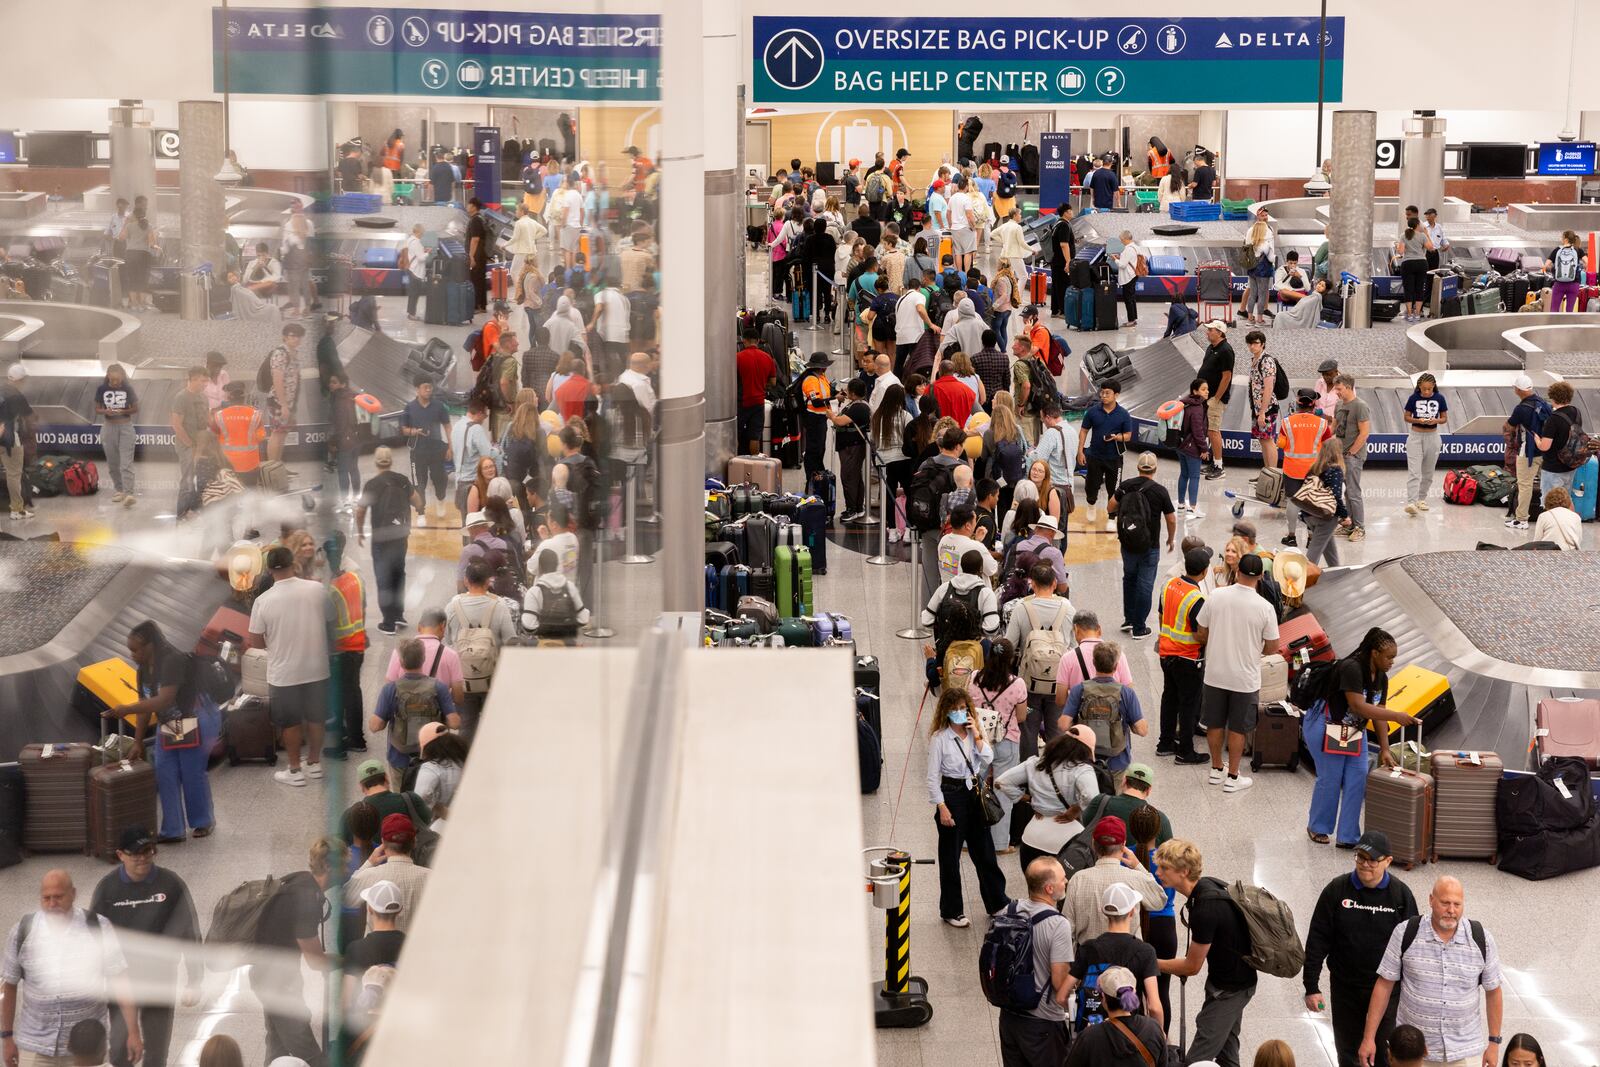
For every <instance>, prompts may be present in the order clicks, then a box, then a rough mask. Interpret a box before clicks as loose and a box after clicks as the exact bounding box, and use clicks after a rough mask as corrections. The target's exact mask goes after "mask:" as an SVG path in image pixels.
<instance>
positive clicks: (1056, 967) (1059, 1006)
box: [999, 856, 1072, 1067]
mask: <svg viewBox="0 0 1600 1067" xmlns="http://www.w3.org/2000/svg"><path fill="white" fill-rule="evenodd" d="M1025 873H1026V875H1027V879H1028V899H1027V900H1021V901H1017V902H1015V903H1014V904H1010V905H1007V907H1006V908H1005V909H1004V911H1002V912H1001V913H999V914H1002V915H1004V914H1008V913H1010V912H1011V911H1012V910H1013V909H1015V911H1016V913H1017V915H1018V916H1020V917H1021V918H1022V919H1023V920H1025V921H1027V922H1032V921H1033V918H1034V916H1036V915H1038V914H1040V913H1041V912H1048V913H1049V914H1048V915H1047V916H1046V917H1045V918H1043V919H1041V920H1039V923H1038V925H1037V926H1035V927H1034V928H1033V984H1034V987H1035V988H1037V989H1041V990H1043V991H1044V993H1043V996H1041V997H1040V998H1039V1006H1038V1007H1036V1008H1034V1009H1033V1010H1031V1011H1029V1012H1027V1013H1019V1012H1014V1011H1007V1010H1003V1011H1001V1012H1000V1058H1001V1061H1002V1062H1003V1063H1005V1064H1007V1065H1008V1067H1010V1065H1012V1064H1026V1065H1030V1067H1032V1065H1039V1064H1059V1063H1063V1062H1065V1060H1066V1058H1067V1043H1068V1041H1069V1039H1070V1033H1069V1031H1068V1029H1067V998H1068V997H1069V996H1070V995H1071V992H1072V989H1071V984H1070V983H1069V982H1068V981H1067V979H1068V978H1069V977H1070V976H1071V974H1072V924H1071V923H1070V922H1068V921H1067V920H1066V918H1065V917H1063V916H1062V915H1061V914H1060V913H1059V910H1058V909H1059V908H1060V906H1061V901H1062V900H1064V899H1066V894H1067V872H1066V871H1065V870H1064V869H1063V868H1062V866H1061V861H1060V860H1058V859H1056V858H1055V857H1054V856H1041V857H1040V858H1039V859H1036V860H1034V861H1033V862H1032V863H1030V864H1028V869H1027V871H1026V872H1025Z"/></svg>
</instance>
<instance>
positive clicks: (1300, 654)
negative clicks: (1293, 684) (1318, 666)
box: [1278, 611, 1337, 675]
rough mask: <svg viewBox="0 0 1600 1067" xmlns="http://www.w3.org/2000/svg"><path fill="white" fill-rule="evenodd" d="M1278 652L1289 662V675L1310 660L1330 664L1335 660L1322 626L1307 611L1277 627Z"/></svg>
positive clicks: (1330, 644)
mask: <svg viewBox="0 0 1600 1067" xmlns="http://www.w3.org/2000/svg"><path fill="white" fill-rule="evenodd" d="M1278 650H1279V651H1280V652H1282V653H1283V658H1284V659H1286V660H1288V661H1289V672H1290V674H1291V675H1292V674H1293V673H1294V672H1295V671H1297V670H1298V669H1299V668H1300V667H1301V666H1302V665H1304V664H1305V663H1307V662H1309V661H1311V660H1322V661H1323V662H1326V663H1332V662H1333V661H1334V659H1336V658H1337V657H1335V656H1334V654H1333V643H1332V642H1331V641H1329V640H1328V635H1327V633H1325V632H1324V631H1323V629H1322V624H1321V623H1320V622H1318V621H1317V617H1316V616H1315V615H1313V614H1312V613H1311V612H1309V611H1304V612H1301V613H1300V614H1299V615H1296V616H1295V617H1294V618H1292V619H1290V620H1289V621H1288V622H1285V623H1280V624H1279V625H1278Z"/></svg>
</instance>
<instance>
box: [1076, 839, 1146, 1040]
mask: <svg viewBox="0 0 1600 1067" xmlns="http://www.w3.org/2000/svg"><path fill="white" fill-rule="evenodd" d="M1091 831H1092V833H1091V835H1090V836H1091V839H1092V842H1093V845H1094V855H1095V861H1094V866H1092V867H1086V868H1084V869H1083V870H1081V871H1078V872H1076V873H1074V874H1073V875H1072V877H1071V878H1070V879H1069V880H1068V882H1067V901H1066V907H1064V908H1063V909H1062V914H1063V915H1065V916H1066V917H1067V921H1068V922H1070V923H1071V924H1072V940H1073V943H1074V944H1076V945H1078V946H1080V947H1081V946H1082V945H1083V944H1084V943H1085V942H1087V941H1092V940H1094V939H1095V938H1097V937H1099V936H1101V935H1102V934H1104V933H1106V932H1108V931H1109V930H1110V929H1111V922H1110V920H1111V915H1110V914H1109V913H1108V912H1107V911H1106V910H1105V908H1104V906H1103V905H1104V902H1105V898H1106V891H1107V890H1109V889H1110V888H1111V887H1112V886H1114V885H1121V886H1123V887H1125V888H1127V889H1129V890H1131V891H1132V892H1133V894H1134V895H1135V898H1136V903H1135V904H1134V905H1133V906H1132V907H1131V908H1130V909H1128V910H1129V912H1132V911H1136V910H1137V908H1138V907H1140V906H1143V907H1145V908H1147V909H1148V910H1150V911H1158V910H1160V909H1161V908H1164V907H1166V905H1167V891H1166V890H1165V889H1163V888H1162V887H1161V885H1160V884H1159V883H1158V882H1157V881H1156V880H1155V877H1154V876H1153V875H1152V874H1151V873H1150V872H1149V871H1147V870H1145V869H1144V867H1142V866H1140V864H1139V860H1138V858H1137V857H1136V856H1134V854H1133V851H1132V850H1131V849H1129V848H1128V827H1127V824H1126V823H1124V822H1123V821H1122V820H1121V819H1119V818H1117V817H1116V816H1114V815H1103V816H1101V817H1100V818H1099V819H1097V820H1096V821H1095V823H1094V825H1093V827H1091ZM1123 914H1128V912H1124V913H1123ZM1135 919H1137V916H1135ZM1133 936H1134V937H1138V934H1137V933H1135V934H1134V935H1133ZM1160 1005H1161V1001H1160V999H1159V998H1157V1000H1156V1009H1157V1011H1159V1010H1160Z"/></svg>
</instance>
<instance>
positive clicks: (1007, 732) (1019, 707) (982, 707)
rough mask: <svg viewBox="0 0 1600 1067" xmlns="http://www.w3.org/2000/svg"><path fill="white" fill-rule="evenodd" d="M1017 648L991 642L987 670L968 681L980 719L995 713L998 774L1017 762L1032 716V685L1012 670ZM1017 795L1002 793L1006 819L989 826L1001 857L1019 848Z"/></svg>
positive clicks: (994, 769)
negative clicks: (1014, 826)
mask: <svg viewBox="0 0 1600 1067" xmlns="http://www.w3.org/2000/svg"><path fill="white" fill-rule="evenodd" d="M1016 655H1017V650H1016V649H1015V648H1014V647H1013V646H1012V644H1011V642H1010V641H1007V640H1006V639H1005V638H1003V637H1001V638H997V639H996V640H995V641H994V642H993V643H991V644H990V645H989V654H988V655H987V656H985V657H984V660H983V670H981V671H978V672H976V673H975V674H973V675H972V677H971V678H970V679H968V681H967V695H968V696H970V697H971V698H972V703H973V705H974V706H975V707H976V708H977V709H978V720H979V722H980V723H981V724H983V725H985V726H987V719H988V717H989V716H988V712H992V713H993V718H994V721H995V724H996V725H995V726H994V728H993V730H992V732H991V733H990V735H989V736H990V739H991V741H993V743H994V764H993V766H992V767H991V770H992V772H993V773H994V775H995V776H996V777H999V776H1000V775H1002V774H1004V773H1005V772H1006V771H1009V770H1010V769H1011V768H1013V767H1015V766H1016V765H1017V745H1018V743H1019V742H1020V741H1021V740H1022V720H1023V719H1024V718H1026V717H1027V715H1028V686H1027V683H1025V682H1024V681H1023V680H1022V679H1021V678H1018V677H1017V675H1016V672H1015V671H1014V670H1012V666H1011V665H1012V663H1013V661H1014V660H1015V659H1016ZM1015 799H1016V798H1015V797H1008V796H1005V795H1003V794H1002V795H1001V797H1000V803H1001V807H1003V808H1005V810H1006V818H1004V819H1001V820H1000V821H999V822H997V823H995V824H994V825H993V826H991V827H989V830H990V835H991V836H992V837H993V838H994V850H995V854H996V855H998V856H1009V855H1010V854H1011V853H1013V852H1015V851H1016V850H1017V848H1016V846H1015V845H1013V844H1012V843H1011V818H1010V815H1011V805H1012V803H1013V802H1014V801H1015Z"/></svg>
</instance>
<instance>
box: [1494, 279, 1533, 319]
mask: <svg viewBox="0 0 1600 1067" xmlns="http://www.w3.org/2000/svg"><path fill="white" fill-rule="evenodd" d="M1527 302H1528V279H1527V278H1526V277H1521V278H1502V279H1500V303H1501V304H1502V305H1504V307H1505V310H1506V311H1517V310H1519V309H1520V308H1521V307H1522V305H1523V304H1526V303H1527Z"/></svg>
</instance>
